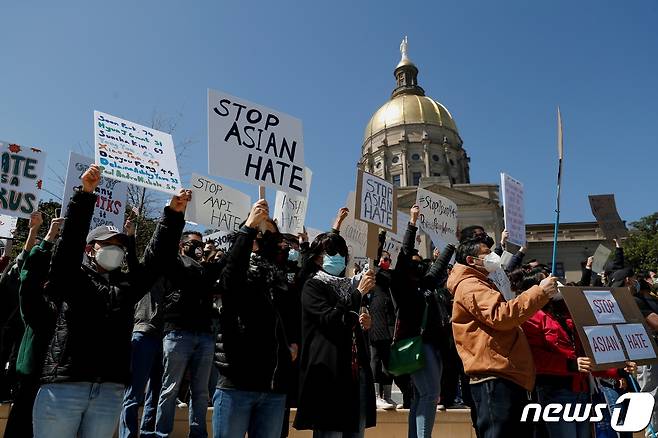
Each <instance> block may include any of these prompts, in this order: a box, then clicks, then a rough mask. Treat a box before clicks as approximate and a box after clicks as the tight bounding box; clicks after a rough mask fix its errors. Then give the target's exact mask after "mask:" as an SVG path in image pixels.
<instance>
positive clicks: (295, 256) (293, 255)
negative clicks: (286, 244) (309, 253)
mask: <svg viewBox="0 0 658 438" xmlns="http://www.w3.org/2000/svg"><path fill="white" fill-rule="evenodd" d="M288 260H290V261H291V262H296V261H297V260H299V251H297V250H296V249H293V248H290V251H288Z"/></svg>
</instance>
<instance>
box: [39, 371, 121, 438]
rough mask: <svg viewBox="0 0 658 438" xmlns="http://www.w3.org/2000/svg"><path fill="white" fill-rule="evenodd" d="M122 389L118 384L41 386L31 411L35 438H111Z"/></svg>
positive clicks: (52, 384)
mask: <svg viewBox="0 0 658 438" xmlns="http://www.w3.org/2000/svg"><path fill="white" fill-rule="evenodd" d="M124 389H125V387H124V385H120V384H118V383H88V382H72V383H51V384H47V385H43V386H42V387H41V388H40V389H39V392H38V393H37V398H36V399H35V400H34V408H33V410H32V419H33V427H34V437H35V438H76V437H77V438H112V436H113V435H114V430H115V429H116V427H117V422H118V421H119V415H120V414H121V400H122V399H123V392H124Z"/></svg>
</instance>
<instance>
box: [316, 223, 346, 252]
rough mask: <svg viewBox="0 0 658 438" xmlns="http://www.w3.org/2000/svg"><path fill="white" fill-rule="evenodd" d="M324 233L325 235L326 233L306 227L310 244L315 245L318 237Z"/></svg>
mask: <svg viewBox="0 0 658 438" xmlns="http://www.w3.org/2000/svg"><path fill="white" fill-rule="evenodd" d="M322 233H324V231H321V230H318V229H317V228H311V227H306V234H308V241H309V243H313V241H314V240H315V238H316V237H318V236H319V235H320V234H322ZM350 255H351V253H350Z"/></svg>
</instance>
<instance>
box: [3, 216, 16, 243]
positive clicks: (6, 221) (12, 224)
mask: <svg viewBox="0 0 658 438" xmlns="http://www.w3.org/2000/svg"><path fill="white" fill-rule="evenodd" d="M17 222H18V218H17V217H15V216H8V215H6V214H0V237H7V238H12V237H13V235H12V234H11V231H12V230H15V229H16V224H17Z"/></svg>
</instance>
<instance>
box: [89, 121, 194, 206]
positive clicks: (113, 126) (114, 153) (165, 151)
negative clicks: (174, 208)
mask: <svg viewBox="0 0 658 438" xmlns="http://www.w3.org/2000/svg"><path fill="white" fill-rule="evenodd" d="M94 143H95V145H96V163H97V164H100V165H101V166H103V175H104V176H107V177H109V178H112V179H118V180H121V181H124V182H127V183H129V184H135V185H138V186H142V187H146V188H149V189H153V190H158V191H161V192H165V193H173V194H175V193H177V191H178V189H179V188H180V187H181V182H180V176H179V174H178V164H177V163H176V151H175V150H174V141H173V139H172V138H171V135H170V134H167V133H165V132H160V131H156V130H155V129H152V128H149V127H147V126H142V125H139V124H137V123H133V122H130V121H128V120H124V119H120V118H119V117H115V116H112V115H110V114H105V113H102V112H100V111H94Z"/></svg>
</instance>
